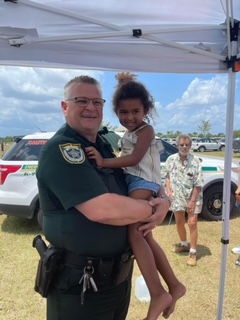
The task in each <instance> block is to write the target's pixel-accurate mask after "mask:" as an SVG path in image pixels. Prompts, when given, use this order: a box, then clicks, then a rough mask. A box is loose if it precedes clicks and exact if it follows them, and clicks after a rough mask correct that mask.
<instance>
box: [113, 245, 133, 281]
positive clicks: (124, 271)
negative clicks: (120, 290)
mask: <svg viewBox="0 0 240 320" xmlns="http://www.w3.org/2000/svg"><path fill="white" fill-rule="evenodd" d="M133 261H134V255H133V253H132V251H131V250H129V251H128V252H125V253H123V254H122V255H121V258H120V261H119V264H118V270H117V272H116V276H115V278H114V283H115V284H116V285H118V284H120V283H122V282H123V281H125V280H127V279H128V278H129V276H130V275H131V274H132V269H133Z"/></svg>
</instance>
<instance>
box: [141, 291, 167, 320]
mask: <svg viewBox="0 0 240 320" xmlns="http://www.w3.org/2000/svg"><path fill="white" fill-rule="evenodd" d="M171 303H172V297H171V295H170V294H169V293H168V292H166V291H165V292H163V293H162V294H161V295H160V296H158V297H151V301H150V305H149V309H148V314H147V318H146V320H157V318H158V317H159V315H160V314H161V313H162V312H163V311H164V310H167V309H166V308H168V307H170V305H171Z"/></svg>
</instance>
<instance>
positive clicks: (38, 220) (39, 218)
mask: <svg viewBox="0 0 240 320" xmlns="http://www.w3.org/2000/svg"><path fill="white" fill-rule="evenodd" d="M37 222H38V224H39V226H40V228H41V229H42V227H43V212H42V210H41V209H39V210H38V213H37Z"/></svg>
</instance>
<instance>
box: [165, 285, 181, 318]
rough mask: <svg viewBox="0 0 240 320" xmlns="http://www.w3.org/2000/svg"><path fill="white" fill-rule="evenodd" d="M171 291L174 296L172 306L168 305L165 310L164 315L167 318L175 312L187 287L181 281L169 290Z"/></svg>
mask: <svg viewBox="0 0 240 320" xmlns="http://www.w3.org/2000/svg"><path fill="white" fill-rule="evenodd" d="M169 293H170V294H171V296H172V302H171V304H170V306H168V307H167V308H166V309H165V310H164V311H163V314H162V316H163V317H164V318H165V319H168V318H169V316H170V315H171V314H172V313H173V311H174V309H175V305H176V302H177V300H178V299H180V298H181V297H182V296H184V294H185V293H186V287H185V286H184V285H183V284H182V283H181V282H179V283H178V284H177V285H176V286H175V287H174V288H171V290H169Z"/></svg>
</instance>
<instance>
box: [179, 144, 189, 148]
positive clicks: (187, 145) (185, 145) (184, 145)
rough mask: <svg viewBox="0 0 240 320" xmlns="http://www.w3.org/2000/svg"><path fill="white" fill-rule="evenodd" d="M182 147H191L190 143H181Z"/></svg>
mask: <svg viewBox="0 0 240 320" xmlns="http://www.w3.org/2000/svg"><path fill="white" fill-rule="evenodd" d="M179 146H180V147H189V144H185V143H182V144H180V145H179Z"/></svg>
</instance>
